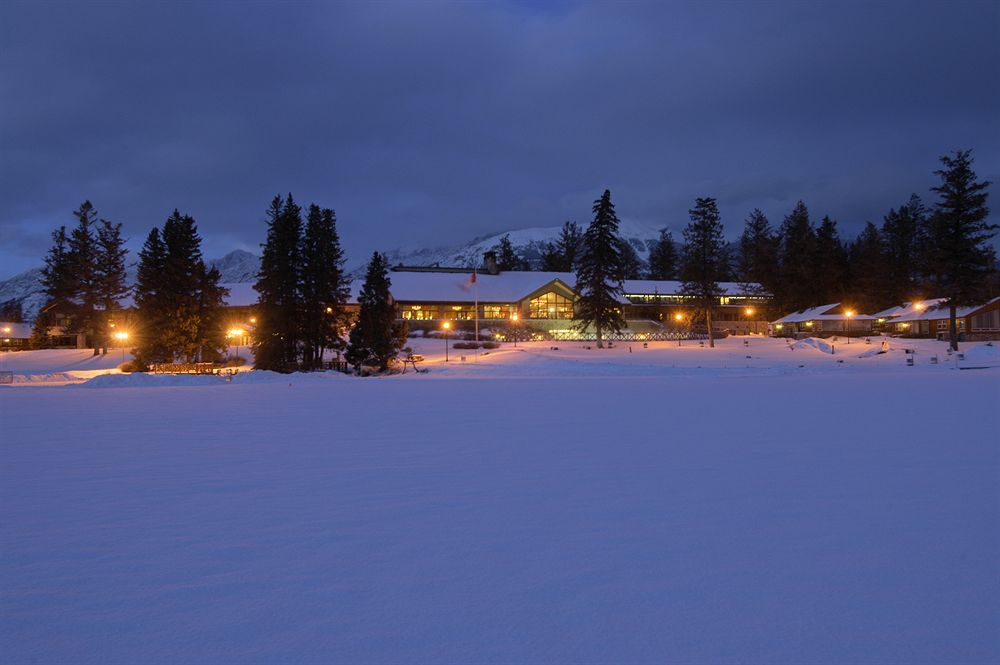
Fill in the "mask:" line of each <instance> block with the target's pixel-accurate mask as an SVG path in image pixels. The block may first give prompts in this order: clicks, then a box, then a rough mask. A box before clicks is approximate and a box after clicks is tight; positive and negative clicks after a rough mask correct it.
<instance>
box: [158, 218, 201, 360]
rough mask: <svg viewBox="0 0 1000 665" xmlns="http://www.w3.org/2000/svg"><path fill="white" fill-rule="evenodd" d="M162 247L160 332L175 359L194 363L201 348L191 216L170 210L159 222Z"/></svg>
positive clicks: (197, 256) (197, 258)
mask: <svg viewBox="0 0 1000 665" xmlns="http://www.w3.org/2000/svg"><path fill="white" fill-rule="evenodd" d="M163 244H164V246H165V248H166V257H165V260H164V270H163V275H162V280H163V283H164V287H163V293H164V305H165V308H166V311H167V315H168V316H167V320H166V322H165V327H164V329H163V331H162V333H161V335H162V336H163V339H164V343H165V344H166V346H167V348H168V349H170V352H171V356H172V357H173V359H174V360H176V361H181V362H196V361H197V360H198V359H199V354H198V351H199V350H200V348H201V343H200V340H199V339H198V330H199V326H200V321H199V318H198V317H199V310H200V307H199V303H198V290H199V287H200V283H201V274H200V268H199V266H200V264H201V263H202V258H201V238H200V237H199V236H198V230H197V226H196V225H195V221H194V219H193V218H192V217H191V216H189V215H182V214H181V213H180V211H178V210H176V209H175V210H174V211H173V213H172V214H171V215H170V217H168V218H167V221H166V222H164V224H163Z"/></svg>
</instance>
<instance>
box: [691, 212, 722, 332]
mask: <svg viewBox="0 0 1000 665" xmlns="http://www.w3.org/2000/svg"><path fill="white" fill-rule="evenodd" d="M688 212H689V214H690V215H691V222H690V223H689V224H688V225H687V227H686V228H685V229H684V248H683V250H682V251H681V281H682V282H683V284H682V285H681V292H682V293H683V294H684V295H686V296H689V297H691V298H692V299H693V302H694V303H695V304H696V306H697V307H699V308H700V309H701V310H702V311H703V312H704V314H705V325H706V326H707V328H708V345H709V347H713V348H714V347H715V333H714V331H713V330H712V312H713V310H714V309H715V307H716V306H717V305H718V304H719V297H720V296H722V294H724V293H725V289H723V288H721V287H720V286H719V282H720V281H721V280H722V279H724V277H725V275H726V273H727V272H728V270H729V253H728V251H727V247H726V240H725V237H724V236H723V228H722V221H721V218H720V216H719V207H718V205H717V204H716V202H715V199H713V198H699V199H696V200H695V205H694V208H692V209H691V210H689V211H688Z"/></svg>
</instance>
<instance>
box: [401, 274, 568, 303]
mask: <svg viewBox="0 0 1000 665" xmlns="http://www.w3.org/2000/svg"><path fill="white" fill-rule="evenodd" d="M471 276H472V271H471V270H470V271H469V272H468V273H458V272H406V271H399V272H391V273H389V282H390V284H389V292H390V293H392V297H393V298H395V299H396V300H401V301H404V302H420V301H436V302H469V303H471V302H474V301H475V299H476V297H477V294H478V298H479V302H504V303H509V302H516V301H518V300H521V299H522V298H524V297H525V296H527V295H528V294H529V293H532V292H533V291H536V290H538V289H540V288H542V287H543V286H545V285H546V284H549V283H551V282H553V281H555V280H557V279H558V280H559V281H561V282H562V283H563V284H565V285H566V286H567V287H569V288H571V289H572V288H573V285H574V284H575V283H576V275H574V274H573V273H571V272H528V271H516V270H511V271H505V272H501V273H500V274H498V275H491V274H489V273H486V274H482V273H479V274H477V275H476V283H475V284H472V283H470V279H469V278H470V277H471Z"/></svg>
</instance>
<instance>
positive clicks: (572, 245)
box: [542, 222, 583, 272]
mask: <svg viewBox="0 0 1000 665" xmlns="http://www.w3.org/2000/svg"><path fill="white" fill-rule="evenodd" d="M582 238H583V236H582V234H581V232H580V227H579V226H578V225H577V223H576V222H564V223H563V226H562V230H561V231H560V232H559V238H558V239H557V240H556V241H555V242H554V243H551V242H550V243H547V244H546V245H545V250H544V252H543V253H542V270H549V271H553V272H572V271H573V270H574V269H575V268H576V258H577V255H578V254H579V253H580V243H581V242H582Z"/></svg>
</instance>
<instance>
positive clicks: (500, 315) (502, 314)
mask: <svg viewBox="0 0 1000 665" xmlns="http://www.w3.org/2000/svg"><path fill="white" fill-rule="evenodd" d="M483 318H484V319H509V318H510V305H483Z"/></svg>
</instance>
